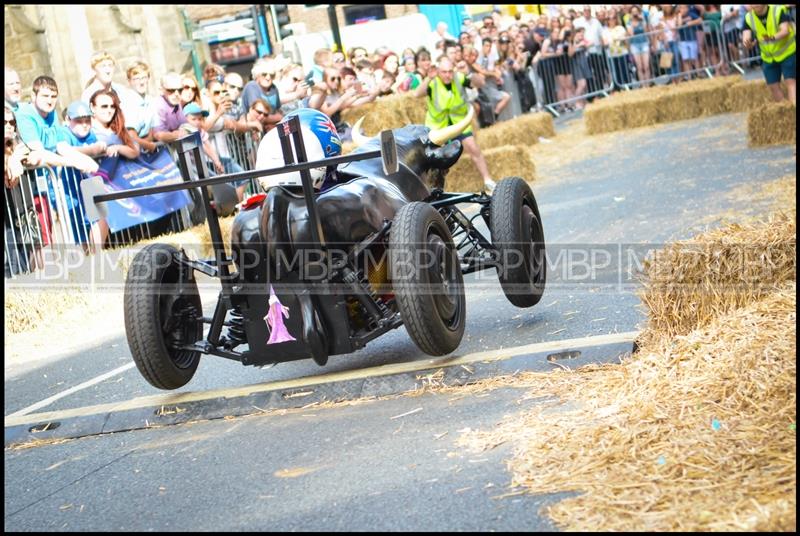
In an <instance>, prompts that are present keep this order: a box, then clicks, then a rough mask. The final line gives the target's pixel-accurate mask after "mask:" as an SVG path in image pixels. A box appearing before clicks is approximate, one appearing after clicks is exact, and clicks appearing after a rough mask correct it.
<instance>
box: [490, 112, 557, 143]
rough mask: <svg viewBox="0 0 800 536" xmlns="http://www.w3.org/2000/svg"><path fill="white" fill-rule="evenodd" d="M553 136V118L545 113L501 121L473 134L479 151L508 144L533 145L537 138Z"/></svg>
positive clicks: (537, 140) (537, 141) (524, 115)
mask: <svg viewBox="0 0 800 536" xmlns="http://www.w3.org/2000/svg"><path fill="white" fill-rule="evenodd" d="M553 136H555V126H554V125H553V116H551V115H550V114H548V113H545V112H537V113H532V114H523V115H520V116H518V117H515V118H514V119H509V120H508V121H501V122H499V123H495V124H494V125H492V126H490V127H486V128H482V129H480V130H478V131H477V132H476V133H475V137H476V139H477V141H478V145H480V147H481V149H490V148H494V147H501V146H504V145H508V144H526V145H533V144H535V143H539V137H545V138H551V137H553Z"/></svg>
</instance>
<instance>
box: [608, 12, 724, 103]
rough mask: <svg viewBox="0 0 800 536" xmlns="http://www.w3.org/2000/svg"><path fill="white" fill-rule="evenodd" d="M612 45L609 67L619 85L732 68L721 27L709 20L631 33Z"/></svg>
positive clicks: (626, 86)
mask: <svg viewBox="0 0 800 536" xmlns="http://www.w3.org/2000/svg"><path fill="white" fill-rule="evenodd" d="M610 48H612V49H613V50H614V54H609V57H608V59H609V69H610V71H611V75H612V80H613V84H614V87H615V88H618V89H619V88H622V89H634V88H639V87H643V86H646V85H653V84H656V83H668V82H671V81H673V80H678V79H681V78H683V79H686V80H688V79H690V78H697V77H699V76H700V75H701V73H703V74H704V75H705V76H706V77H708V78H712V77H713V76H714V75H715V74H727V72H728V51H727V46H726V44H725V41H724V38H723V35H722V31H721V28H720V27H719V26H712V25H710V24H709V23H708V22H703V24H702V25H696V26H689V25H684V26H680V27H677V28H669V27H667V28H663V29H658V30H653V31H650V32H644V33H641V34H637V35H631V36H627V37H625V38H624V39H619V40H615V42H614V43H613V44H612V45H611V47H610Z"/></svg>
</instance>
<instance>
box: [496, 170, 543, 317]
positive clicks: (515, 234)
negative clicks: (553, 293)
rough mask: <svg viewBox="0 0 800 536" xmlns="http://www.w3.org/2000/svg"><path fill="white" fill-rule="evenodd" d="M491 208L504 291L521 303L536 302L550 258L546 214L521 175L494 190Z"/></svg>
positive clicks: (510, 297)
mask: <svg viewBox="0 0 800 536" xmlns="http://www.w3.org/2000/svg"><path fill="white" fill-rule="evenodd" d="M490 210H491V220H490V221H491V231H492V242H493V243H494V246H495V247H496V248H497V250H498V252H499V253H500V263H501V264H500V267H499V268H498V272H497V275H498V276H499V278H500V285H501V286H502V287H503V293H504V294H505V295H506V298H508V301H510V302H511V303H513V304H514V305H516V306H517V307H531V306H533V305H536V304H537V303H539V300H541V299H542V294H543V293H544V286H545V280H546V278H547V262H546V259H545V244H544V230H543V229H542V218H541V216H540V215H539V207H537V206H536V199H535V198H534V197H533V192H532V191H531V188H530V186H528V183H527V182H525V180H523V179H521V178H519V177H508V178H505V179H503V180H501V181H500V182H499V183H498V184H497V186H496V187H495V189H494V193H493V194H492V202H491V205H490Z"/></svg>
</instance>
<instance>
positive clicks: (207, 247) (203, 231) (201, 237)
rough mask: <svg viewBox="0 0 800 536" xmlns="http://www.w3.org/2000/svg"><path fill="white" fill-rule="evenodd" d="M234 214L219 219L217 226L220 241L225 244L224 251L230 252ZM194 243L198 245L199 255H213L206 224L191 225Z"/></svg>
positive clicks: (209, 256)
mask: <svg viewBox="0 0 800 536" xmlns="http://www.w3.org/2000/svg"><path fill="white" fill-rule="evenodd" d="M234 219H236V216H235V215H234V216H229V217H227V218H220V219H219V228H220V230H221V231H222V242H223V243H224V244H225V252H226V253H227V254H228V255H230V254H231V230H232V229H233V220H234ZM191 231H192V234H193V240H194V244H196V245H197V246H198V249H199V252H200V255H202V256H203V257H206V258H211V257H213V256H214V251H213V250H212V249H211V231H209V230H208V225H198V226H196V227H192V229H191Z"/></svg>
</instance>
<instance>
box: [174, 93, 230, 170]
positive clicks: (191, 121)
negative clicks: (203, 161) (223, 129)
mask: <svg viewBox="0 0 800 536" xmlns="http://www.w3.org/2000/svg"><path fill="white" fill-rule="evenodd" d="M183 113H184V115H186V121H187V123H188V124H187V125H184V127H183V128H184V130H186V131H187V132H200V141H201V142H202V143H203V152H205V153H206V156H207V157H208V159H209V160H210V161H211V163H212V164H213V166H214V171H216V172H217V173H219V174H222V173H225V166H223V165H222V161H220V159H219V155H218V154H217V151H216V149H214V146H213V145H212V144H211V141H210V140H209V138H208V132H206V129H205V128H203V127H204V118H206V117H208V112H207V111H206V110H203V109H202V108H200V106H198V105H197V104H196V103H194V102H190V103H189V104H187V105H186V106H185V107H184V108H183Z"/></svg>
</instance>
